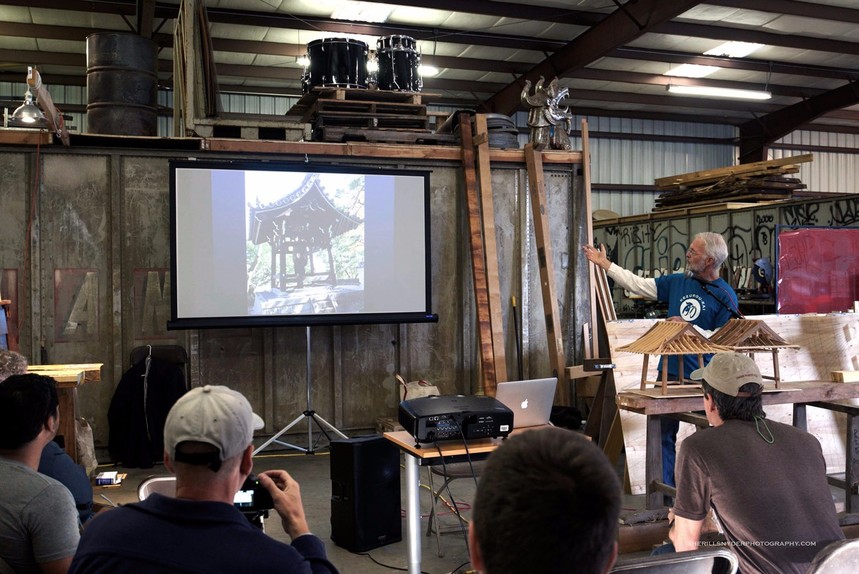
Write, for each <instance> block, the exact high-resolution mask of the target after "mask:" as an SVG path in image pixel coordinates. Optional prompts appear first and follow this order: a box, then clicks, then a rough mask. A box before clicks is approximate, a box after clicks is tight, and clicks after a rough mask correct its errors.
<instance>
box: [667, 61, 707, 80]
mask: <svg viewBox="0 0 859 574" xmlns="http://www.w3.org/2000/svg"><path fill="white" fill-rule="evenodd" d="M720 69H721V68H719V67H717V66H700V65H698V64H680V65H679V66H677V67H676V68H673V69H671V70H668V71H667V72H665V74H663V75H664V76H680V77H683V78H704V77H706V76H709V75H710V74H712V73H713V72H715V71H716V70H720Z"/></svg>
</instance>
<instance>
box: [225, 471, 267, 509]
mask: <svg viewBox="0 0 859 574" xmlns="http://www.w3.org/2000/svg"><path fill="white" fill-rule="evenodd" d="M233 504H235V506H236V508H238V509H239V510H241V511H242V512H256V511H260V510H271V509H272V508H274V502H272V500H271V494H269V492H268V491H267V490H266V489H265V487H264V486H263V485H261V484H260V482H259V479H258V478H257V477H256V476H255V475H253V474H252V475H250V476H249V477H247V478H246V479H245V483H244V484H243V485H242V488H241V489H240V490H239V491H238V492H237V493H236V496H235V498H233Z"/></svg>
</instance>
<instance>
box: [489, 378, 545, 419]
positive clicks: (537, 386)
mask: <svg viewBox="0 0 859 574" xmlns="http://www.w3.org/2000/svg"><path fill="white" fill-rule="evenodd" d="M557 385H558V379H557V378H556V377H549V378H545V379H529V380H526V381H509V382H506V383H498V385H497V387H496V389H495V398H496V399H498V400H499V401H501V402H502V403H504V405H505V406H506V407H507V408H509V409H510V410H511V411H513V428H517V429H518V428H523V427H533V426H538V425H545V424H549V416H550V415H551V414H552V403H553V402H554V399H555V387H557Z"/></svg>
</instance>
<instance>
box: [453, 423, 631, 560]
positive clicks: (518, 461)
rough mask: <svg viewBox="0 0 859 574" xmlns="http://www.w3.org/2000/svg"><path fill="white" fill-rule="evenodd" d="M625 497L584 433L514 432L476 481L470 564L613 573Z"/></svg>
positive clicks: (557, 430)
mask: <svg viewBox="0 0 859 574" xmlns="http://www.w3.org/2000/svg"><path fill="white" fill-rule="evenodd" d="M620 500H621V490H620V483H619V482H618V478H617V475H616V473H615V471H614V469H613V468H612V466H611V463H610V462H609V460H608V458H606V456H605V454H603V452H602V451H601V450H600V449H599V448H598V447H597V446H595V445H594V444H593V443H592V442H590V441H589V440H588V439H587V438H585V437H584V436H583V435H581V434H579V433H576V432H573V431H569V430H565V429H561V428H557V427H548V428H541V429H534V430H529V431H525V432H522V433H520V434H517V435H514V436H511V437H510V438H508V439H507V440H505V441H504V443H503V444H502V445H501V446H500V447H498V449H497V450H495V451H494V452H493V453H492V455H491V456H490V457H489V459H488V460H487V463H486V466H485V467H484V469H483V472H482V474H481V478H480V483H479V484H478V486H477V494H476V496H475V500H474V513H473V520H472V522H471V525H470V530H469V550H470V554H471V563H472V566H474V568H475V569H476V570H477V571H478V572H482V573H483V574H533V573H535V572H540V573H541V574H552V573H555V572H558V573H560V572H577V573H583V574H602V573H605V572H608V571H609V570H610V569H611V567H612V566H613V565H614V561H615V559H616V558H617V528H618V517H619V515H620Z"/></svg>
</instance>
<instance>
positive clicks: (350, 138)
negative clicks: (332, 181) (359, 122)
mask: <svg viewBox="0 0 859 574" xmlns="http://www.w3.org/2000/svg"><path fill="white" fill-rule="evenodd" d="M312 133H313V141H321V142H332V143H344V142H372V143H398V144H409V145H449V146H455V145H459V140H458V138H457V137H456V136H454V135H452V134H437V133H434V132H431V131H429V130H403V129H395V128H378V129H368V128H356V127H343V126H323V127H319V128H314V129H313V132H312Z"/></svg>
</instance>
